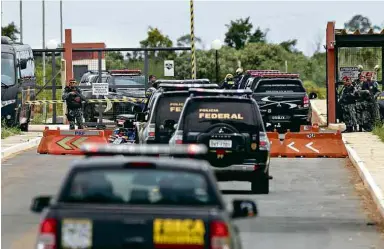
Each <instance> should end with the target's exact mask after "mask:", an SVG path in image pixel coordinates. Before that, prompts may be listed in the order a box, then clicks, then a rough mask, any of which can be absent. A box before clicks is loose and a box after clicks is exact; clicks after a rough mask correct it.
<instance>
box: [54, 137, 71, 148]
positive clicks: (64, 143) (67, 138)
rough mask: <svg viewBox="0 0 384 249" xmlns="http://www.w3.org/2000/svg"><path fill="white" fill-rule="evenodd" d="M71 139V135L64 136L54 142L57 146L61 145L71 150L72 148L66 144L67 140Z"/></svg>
mask: <svg viewBox="0 0 384 249" xmlns="http://www.w3.org/2000/svg"><path fill="white" fill-rule="evenodd" d="M72 139H73V137H65V138H63V139H61V140H60V141H57V142H56V144H58V145H59V146H61V147H62V148H64V149H65V150H73V148H72V147H71V146H69V145H68V144H67V142H69V141H70V140H72Z"/></svg>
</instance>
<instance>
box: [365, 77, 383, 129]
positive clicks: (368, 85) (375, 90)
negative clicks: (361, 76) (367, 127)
mask: <svg viewBox="0 0 384 249" xmlns="http://www.w3.org/2000/svg"><path fill="white" fill-rule="evenodd" d="M365 77H366V81H365V82H364V83H363V85H362V87H361V89H362V90H368V91H369V92H370V94H371V102H370V106H369V108H370V109H369V111H370V112H372V114H373V116H372V123H373V124H374V123H375V122H377V121H379V119H380V113H379V106H378V104H377V97H378V96H379V95H380V90H379V84H378V83H377V82H376V81H373V80H372V73H371V72H367V74H366V75H365Z"/></svg>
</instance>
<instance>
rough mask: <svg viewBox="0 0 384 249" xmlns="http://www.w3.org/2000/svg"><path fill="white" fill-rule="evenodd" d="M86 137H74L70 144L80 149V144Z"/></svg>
mask: <svg viewBox="0 0 384 249" xmlns="http://www.w3.org/2000/svg"><path fill="white" fill-rule="evenodd" d="M87 139H88V138H87V137H81V138H79V139H76V140H75V141H74V142H72V143H71V144H72V145H73V146H76V147H77V148H79V149H80V145H81V144H82V143H83V142H84V141H85V140H87Z"/></svg>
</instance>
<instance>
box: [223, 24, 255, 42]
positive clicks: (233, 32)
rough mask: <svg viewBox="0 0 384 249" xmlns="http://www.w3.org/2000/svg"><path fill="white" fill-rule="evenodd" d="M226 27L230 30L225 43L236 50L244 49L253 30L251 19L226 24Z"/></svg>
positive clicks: (226, 34)
mask: <svg viewBox="0 0 384 249" xmlns="http://www.w3.org/2000/svg"><path fill="white" fill-rule="evenodd" d="M225 26H226V27H227V28H228V31H227V33H225V40H224V42H225V43H226V44H227V45H228V46H230V47H234V48H236V49H241V48H243V47H244V46H245V44H246V43H247V42H248V40H249V38H250V37H251V30H252V28H253V25H252V23H251V22H250V21H249V17H247V18H245V19H238V20H236V21H231V23H230V24H226V25H225Z"/></svg>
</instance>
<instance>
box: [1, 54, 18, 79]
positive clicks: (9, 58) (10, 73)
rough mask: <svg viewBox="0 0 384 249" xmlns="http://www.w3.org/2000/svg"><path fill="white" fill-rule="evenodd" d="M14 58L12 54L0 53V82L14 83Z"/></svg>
mask: <svg viewBox="0 0 384 249" xmlns="http://www.w3.org/2000/svg"><path fill="white" fill-rule="evenodd" d="M15 77H16V72H15V60H14V57H13V55H12V54H8V53H1V83H2V84H5V85H8V86H10V85H14V84H15Z"/></svg>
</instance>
